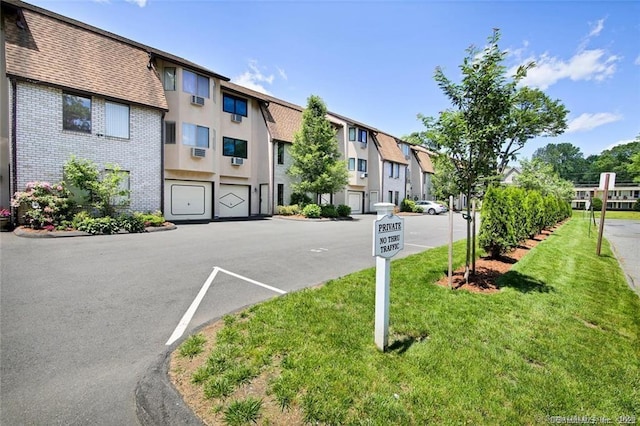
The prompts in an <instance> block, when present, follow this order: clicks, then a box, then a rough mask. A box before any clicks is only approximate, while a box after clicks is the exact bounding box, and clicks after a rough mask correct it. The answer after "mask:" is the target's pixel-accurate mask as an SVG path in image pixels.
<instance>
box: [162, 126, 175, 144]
mask: <svg viewBox="0 0 640 426" xmlns="http://www.w3.org/2000/svg"><path fill="white" fill-rule="evenodd" d="M164 143H166V144H175V143H176V123H175V122H173V121H165V122H164Z"/></svg>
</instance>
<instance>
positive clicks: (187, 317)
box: [165, 266, 287, 346]
mask: <svg viewBox="0 0 640 426" xmlns="http://www.w3.org/2000/svg"><path fill="white" fill-rule="evenodd" d="M218 272H224V273H225V274H227V275H231V276H232V277H236V278H239V279H241V280H244V281H247V282H249V283H251V284H255V285H257V286H260V287H263V288H266V289H267V290H271V291H274V292H276V293H280V294H286V293H287V292H286V291H284V290H280V289H279V288H275V287H272V286H270V285H267V284H263V283H261V282H258V281H256V280H252V279H251V278H247V277H243V276H242V275H238V274H235V273H233V272H230V271H227V270H226V269H222V268H218V267H217V266H216V267H214V268H213V271H212V272H211V274H209V277H208V278H207V280H206V281H205V282H204V284H203V285H202V288H201V289H200V291H199V292H198V295H197V296H196V298H195V299H193V302H191V306H189V309H187V312H185V313H184V315H183V316H182V319H181V320H180V322H179V323H178V326H177V327H176V329H175V330H173V333H172V334H171V337H169V340H167V343H165V345H166V346H169V345H171V344H173V342H175V341H176V340H178V339H179V338H180V337H182V335H183V334H184V331H185V330H186V329H187V327H188V326H189V323H190V322H191V319H192V318H193V316H194V315H195V313H196V310H197V309H198V306H200V302H202V299H204V296H205V294H207V291H208V290H209V287H210V286H211V283H213V280H214V279H215V277H216V275H218Z"/></svg>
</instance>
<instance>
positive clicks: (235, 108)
mask: <svg viewBox="0 0 640 426" xmlns="http://www.w3.org/2000/svg"><path fill="white" fill-rule="evenodd" d="M222 110H223V111H224V112H229V113H231V114H238V115H242V116H244V117H246V116H247V100H246V99H242V98H236V97H235V96H231V95H227V94H225V95H223V97H222Z"/></svg>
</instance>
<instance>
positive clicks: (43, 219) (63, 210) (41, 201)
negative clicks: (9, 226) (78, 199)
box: [11, 182, 75, 229]
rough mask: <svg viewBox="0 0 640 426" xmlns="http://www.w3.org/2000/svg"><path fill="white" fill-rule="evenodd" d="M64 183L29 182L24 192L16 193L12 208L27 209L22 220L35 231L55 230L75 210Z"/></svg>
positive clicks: (12, 200)
mask: <svg viewBox="0 0 640 426" xmlns="http://www.w3.org/2000/svg"><path fill="white" fill-rule="evenodd" d="M69 195H70V193H69V191H68V190H67V189H66V188H65V186H64V184H63V183H59V184H56V185H51V184H50V183H49V182H28V183H27V185H26V188H25V190H24V191H23V192H16V193H15V194H14V195H13V198H12V199H11V206H12V207H18V208H22V209H25V210H26V211H25V213H24V215H23V217H22V218H20V219H21V220H23V221H24V223H25V225H26V226H27V227H30V228H33V229H55V228H56V227H58V226H59V225H60V224H61V223H62V221H65V220H68V219H69V218H70V217H71V215H72V214H73V211H74V209H75V204H74V203H73V201H71V200H70V199H69Z"/></svg>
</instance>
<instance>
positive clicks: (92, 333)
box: [0, 214, 465, 425]
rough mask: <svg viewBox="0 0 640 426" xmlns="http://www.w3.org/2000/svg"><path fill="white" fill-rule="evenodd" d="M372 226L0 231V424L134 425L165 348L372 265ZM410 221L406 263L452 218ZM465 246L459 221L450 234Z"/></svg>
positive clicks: (248, 224)
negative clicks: (239, 313)
mask: <svg viewBox="0 0 640 426" xmlns="http://www.w3.org/2000/svg"><path fill="white" fill-rule="evenodd" d="M374 219H375V216H369V215H363V216H356V217H355V220H353V221H330V222H317V221H295V220H284V219H277V218H274V219H266V220H257V221H244V222H220V223H210V224H204V225H183V226H179V227H178V229H176V230H173V231H168V232H157V233H150V234H134V235H113V236H97V237H80V238H39V239H31V238H20V237H17V236H15V235H13V234H10V233H1V234H0V244H1V252H0V264H1V267H2V271H1V275H0V279H1V287H0V357H1V358H0V381H1V383H0V424H7V425H8V424H11V425H21V424H65V425H69V424H83V425H84V424H109V425H111V424H113V425H116V424H118V425H120V424H127V425H130V424H137V423H138V421H137V418H136V414H135V403H134V389H135V386H136V383H137V381H138V380H139V379H140V377H141V376H142V375H143V374H144V372H145V370H146V369H147V368H148V366H149V365H150V364H152V363H153V362H154V361H156V360H157V359H158V356H159V355H162V354H163V353H165V352H166V350H167V347H168V346H167V343H170V341H171V340H172V339H179V338H180V336H184V335H188V334H189V332H190V331H192V330H194V329H195V328H196V327H198V326H201V325H202V324H204V323H206V322H208V321H210V320H212V319H215V318H219V317H221V316H222V315H224V314H226V313H229V312H233V311H235V310H237V309H240V308H242V307H244V306H248V305H251V304H254V303H257V302H260V301H262V300H266V299H269V298H272V297H276V296H278V295H279V294H281V293H282V292H291V291H296V290H299V289H302V288H305V287H309V286H313V285H317V284H319V283H322V282H325V281H327V280H329V279H332V278H337V277H340V276H343V275H346V274H348V273H350V272H353V271H357V270H360V269H364V268H369V267H373V266H375V259H374V257H373V256H372V254H371V251H372V228H373V225H372V224H373V221H374ZM404 219H405V228H406V231H405V237H404V238H405V248H404V250H403V251H402V252H401V253H400V254H399V255H398V257H404V256H408V255H410V254H413V253H417V252H421V251H423V250H425V249H428V248H430V247H436V246H440V245H443V244H445V243H446V241H447V235H448V231H447V224H448V218H447V216H446V215H441V216H428V215H423V216H407V217H405V218H404ZM464 237H465V221H464V220H463V219H462V217H461V215H459V214H454V238H455V239H460V238H464ZM214 271H215V273H213V272H214ZM212 276H213V277H212ZM207 283H208V285H207ZM205 288H206V292H205V291H204V289H205ZM199 294H200V295H201V296H202V297H201V298H200V301H199V303H198V304H197V309H195V310H193V315H192V316H190V317H189V316H188V315H187V319H188V321H187V322H186V324H184V323H183V324H182V326H183V328H181V327H180V324H181V320H183V319H185V315H186V313H187V312H188V311H189V309H190V307H193V305H194V300H196V299H197V298H198V295H199ZM372 315H373V306H372ZM180 330H182V332H181V331H180ZM178 334H179V335H178ZM176 336H177V337H176Z"/></svg>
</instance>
